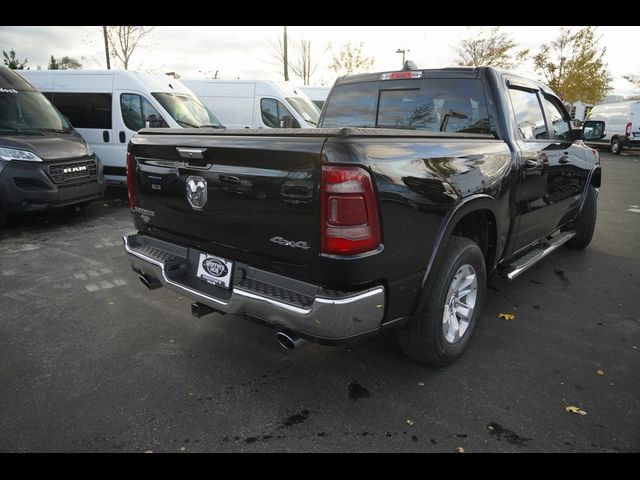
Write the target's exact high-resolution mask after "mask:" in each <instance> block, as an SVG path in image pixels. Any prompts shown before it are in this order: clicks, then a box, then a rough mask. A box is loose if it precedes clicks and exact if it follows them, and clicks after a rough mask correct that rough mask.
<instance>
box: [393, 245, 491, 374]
mask: <svg viewBox="0 0 640 480" xmlns="http://www.w3.org/2000/svg"><path fill="white" fill-rule="evenodd" d="M486 276H487V274H486V267H485V263H484V256H483V255H482V251H481V250H480V247H478V245H477V244H476V243H475V242H473V241H471V240H469V239H467V238H462V237H451V239H450V241H449V244H448V245H447V249H446V250H445V253H444V256H443V258H442V262H441V263H440V266H439V267H438V270H437V272H436V274H435V276H434V278H433V281H432V282H430V284H431V287H430V288H431V291H430V293H429V299H428V300H427V303H426V305H425V307H424V309H423V310H421V311H419V312H417V313H416V314H415V316H414V318H413V320H412V321H411V322H410V323H409V325H407V326H406V327H405V328H404V329H402V330H399V331H398V343H399V344H400V347H401V348H402V350H403V351H404V353H406V354H407V355H408V356H409V357H411V358H413V359H415V360H418V361H420V362H425V363H428V364H430V365H434V366H438V367H441V366H444V365H449V364H451V363H453V362H454V361H456V360H457V359H458V358H459V357H460V356H461V355H462V354H463V353H464V351H465V349H466V347H467V345H468V344H469V341H470V340H471V337H472V336H473V332H474V331H475V328H476V324H477V323H478V319H479V318H480V312H481V310H482V305H483V304H484V298H485V293H486V289H487V279H486Z"/></svg>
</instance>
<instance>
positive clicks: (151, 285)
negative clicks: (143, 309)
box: [139, 274, 162, 290]
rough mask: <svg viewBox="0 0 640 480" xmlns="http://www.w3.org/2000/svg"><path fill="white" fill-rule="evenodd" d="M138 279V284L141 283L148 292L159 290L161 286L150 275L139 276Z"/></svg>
mask: <svg viewBox="0 0 640 480" xmlns="http://www.w3.org/2000/svg"><path fill="white" fill-rule="evenodd" d="M139 278H140V282H142V284H143V285H144V286H145V287H147V288H148V289H149V290H155V289H156V288H160V287H161V286H162V284H161V283H160V282H159V281H158V280H156V279H155V278H153V277H152V276H150V275H145V274H140V276H139Z"/></svg>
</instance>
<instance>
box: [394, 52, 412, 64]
mask: <svg viewBox="0 0 640 480" xmlns="http://www.w3.org/2000/svg"><path fill="white" fill-rule="evenodd" d="M410 51H411V50H409V49H405V50H403V49H400V48H399V49H397V50H396V53H401V54H402V68H404V54H405V53H406V52H410Z"/></svg>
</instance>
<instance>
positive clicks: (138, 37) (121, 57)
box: [107, 25, 155, 70]
mask: <svg viewBox="0 0 640 480" xmlns="http://www.w3.org/2000/svg"><path fill="white" fill-rule="evenodd" d="M154 29H155V27H140V26H138V27H133V26H123V25H116V26H109V27H107V39H108V40H109V47H110V53H111V56H112V57H113V58H114V59H115V60H118V61H119V62H120V63H122V68H124V69H125V70H127V69H128V68H129V62H130V61H131V57H132V56H133V54H134V53H135V51H136V49H138V48H139V47H142V46H144V43H143V41H144V40H145V38H146V37H148V35H149V34H150V33H151V32H152V31H153V30H154Z"/></svg>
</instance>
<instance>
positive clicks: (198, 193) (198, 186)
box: [187, 177, 207, 210]
mask: <svg viewBox="0 0 640 480" xmlns="http://www.w3.org/2000/svg"><path fill="white" fill-rule="evenodd" d="M187 200H189V205H191V206H192V207H193V208H194V210H202V209H203V208H204V206H205V204H206V203H207V181H206V180H205V179H204V178H202V177H189V178H187Z"/></svg>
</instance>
